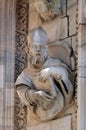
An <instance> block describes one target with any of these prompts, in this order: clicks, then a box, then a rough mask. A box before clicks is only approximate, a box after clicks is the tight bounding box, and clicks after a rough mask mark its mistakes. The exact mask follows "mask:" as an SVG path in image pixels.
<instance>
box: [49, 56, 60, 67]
mask: <svg viewBox="0 0 86 130" xmlns="http://www.w3.org/2000/svg"><path fill="white" fill-rule="evenodd" d="M47 62H48V64H49V65H52V66H60V65H61V64H62V60H60V59H57V58H53V57H49V58H48V61H47Z"/></svg>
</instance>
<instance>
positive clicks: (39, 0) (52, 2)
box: [32, 0, 62, 21]
mask: <svg viewBox="0 0 86 130" xmlns="http://www.w3.org/2000/svg"><path fill="white" fill-rule="evenodd" d="M32 3H33V5H34V7H35V9H36V11H37V13H38V14H39V16H40V18H41V19H42V20H44V21H49V20H51V19H53V18H55V17H56V16H59V15H61V14H62V7H61V6H62V5H61V0H32Z"/></svg>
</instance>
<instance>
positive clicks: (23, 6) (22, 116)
mask: <svg viewBox="0 0 86 130" xmlns="http://www.w3.org/2000/svg"><path fill="white" fill-rule="evenodd" d="M27 31H28V5H27V2H26V1H25V0H16V45H15V80H16V79H17V77H18V75H19V74H20V73H21V72H22V71H23V69H24V68H25V67H26V66H27V54H26V50H25V48H26V46H27V38H26V36H27ZM26 115H27V110H26V106H25V105H23V104H21V100H20V99H19V97H18V95H17V93H16V92H15V107H14V129H15V130H25V127H26V122H27V119H26Z"/></svg>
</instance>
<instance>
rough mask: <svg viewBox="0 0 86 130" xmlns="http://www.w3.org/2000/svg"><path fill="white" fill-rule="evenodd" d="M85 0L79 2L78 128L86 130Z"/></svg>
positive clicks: (78, 129)
mask: <svg viewBox="0 0 86 130" xmlns="http://www.w3.org/2000/svg"><path fill="white" fill-rule="evenodd" d="M85 8H86V0H79V8H78V9H79V31H78V32H79V35H78V39H79V48H78V72H79V73H78V128H77V130H86V17H85Z"/></svg>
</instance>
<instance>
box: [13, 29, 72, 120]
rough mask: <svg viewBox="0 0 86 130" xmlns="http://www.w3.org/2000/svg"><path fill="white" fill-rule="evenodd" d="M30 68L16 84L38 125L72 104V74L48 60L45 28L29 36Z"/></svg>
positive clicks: (56, 115) (32, 32)
mask: <svg viewBox="0 0 86 130" xmlns="http://www.w3.org/2000/svg"><path fill="white" fill-rule="evenodd" d="M27 40H28V61H29V62H28V67H27V68H26V69H24V70H23V71H22V73H21V74H20V75H19V76H18V78H17V80H16V83H15V85H16V89H17V93H18V95H19V97H20V99H21V100H22V102H23V103H24V104H25V105H27V107H28V108H29V110H30V111H31V113H33V115H34V117H36V119H37V120H39V121H48V120H52V119H55V118H57V117H58V116H59V115H60V114H61V113H62V112H63V111H64V110H65V109H66V107H67V106H68V105H70V104H71V102H72V96H73V90H74V89H73V85H72V82H71V71H70V69H69V68H68V66H67V65H66V64H64V63H63V62H62V61H61V60H59V59H55V58H51V57H49V56H48V36H47V34H46V32H45V30H44V29H43V28H42V27H38V28H35V29H33V30H32V31H31V32H29V34H28V36H27Z"/></svg>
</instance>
